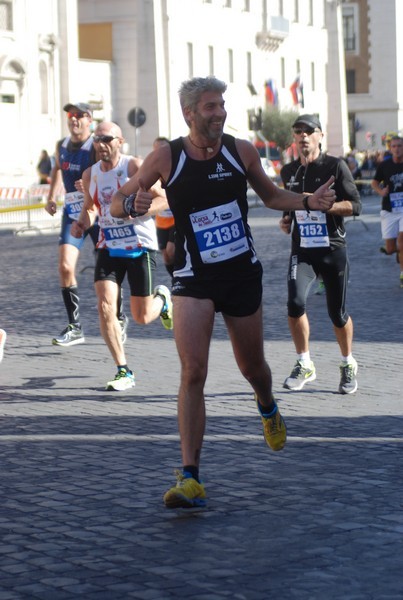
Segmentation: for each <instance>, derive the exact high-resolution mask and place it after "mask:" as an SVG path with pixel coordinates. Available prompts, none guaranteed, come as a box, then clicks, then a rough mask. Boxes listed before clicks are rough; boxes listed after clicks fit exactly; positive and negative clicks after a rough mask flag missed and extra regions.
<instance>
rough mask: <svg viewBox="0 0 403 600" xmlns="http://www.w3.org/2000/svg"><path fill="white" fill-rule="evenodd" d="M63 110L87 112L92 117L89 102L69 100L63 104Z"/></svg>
mask: <svg viewBox="0 0 403 600" xmlns="http://www.w3.org/2000/svg"><path fill="white" fill-rule="evenodd" d="M63 110H64V111H66V112H72V111H74V110H78V111H80V112H83V113H88V114H89V115H90V117H92V110H91V106H90V105H89V104H86V103H85V102H76V103H73V102H69V103H68V104H66V106H63Z"/></svg>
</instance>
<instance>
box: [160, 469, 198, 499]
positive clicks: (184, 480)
mask: <svg viewBox="0 0 403 600" xmlns="http://www.w3.org/2000/svg"><path fill="white" fill-rule="evenodd" d="M175 475H176V479H177V481H176V485H175V487H172V488H171V489H169V490H168V491H167V492H166V493H165V494H164V504H165V506H166V507H167V508H194V507H202V506H206V492H205V489H204V485H203V484H202V483H199V482H198V481H196V479H193V477H189V476H187V475H184V474H183V473H181V472H180V471H179V470H177V471H175Z"/></svg>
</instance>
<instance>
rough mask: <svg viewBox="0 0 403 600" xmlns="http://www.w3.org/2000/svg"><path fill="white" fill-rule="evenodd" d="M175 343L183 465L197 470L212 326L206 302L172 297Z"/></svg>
mask: <svg viewBox="0 0 403 600" xmlns="http://www.w3.org/2000/svg"><path fill="white" fill-rule="evenodd" d="M173 300H174V322H175V329H174V333H175V342H176V347H177V350H178V354H179V359H180V362H181V382H180V387H179V395H178V424H179V434H180V438H181V450H182V461H183V465H194V466H197V467H198V466H199V462H200V453H201V448H202V443H203V437H204V430H205V422H206V413H205V404H204V384H205V381H206V377H207V368H208V355H209V347H210V340H211V334H212V331H213V324H214V306H213V303H212V302H211V301H210V300H199V299H196V298H185V297H180V296H174V298H173Z"/></svg>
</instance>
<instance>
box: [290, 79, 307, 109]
mask: <svg viewBox="0 0 403 600" xmlns="http://www.w3.org/2000/svg"><path fill="white" fill-rule="evenodd" d="M290 92H291V96H292V101H293V103H294V104H295V105H296V104H299V105H300V106H301V108H304V86H303V83H302V81H301V78H300V76H299V75H297V76H296V78H295V79H294V81H293V83H292V85H291V87H290Z"/></svg>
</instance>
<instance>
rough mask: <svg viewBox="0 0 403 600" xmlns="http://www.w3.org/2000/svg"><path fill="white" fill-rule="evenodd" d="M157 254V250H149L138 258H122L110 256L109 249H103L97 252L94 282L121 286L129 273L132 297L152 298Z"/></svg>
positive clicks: (128, 279) (128, 278)
mask: <svg viewBox="0 0 403 600" xmlns="http://www.w3.org/2000/svg"><path fill="white" fill-rule="evenodd" d="M156 254H157V252H156V250H147V252H144V254H142V255H141V256H139V257H137V258H121V257H116V256H110V255H109V251H108V250H107V249H105V248H101V249H100V250H98V252H97V262H96V265H95V274H94V281H114V282H115V283H117V284H118V285H119V286H121V285H122V282H123V280H124V278H125V275H126V273H127V281H128V282H129V286H130V295H131V296H142V297H145V296H151V295H152V294H153V290H154V287H153V276H154V272H155V269H156V265H157V261H156Z"/></svg>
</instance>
